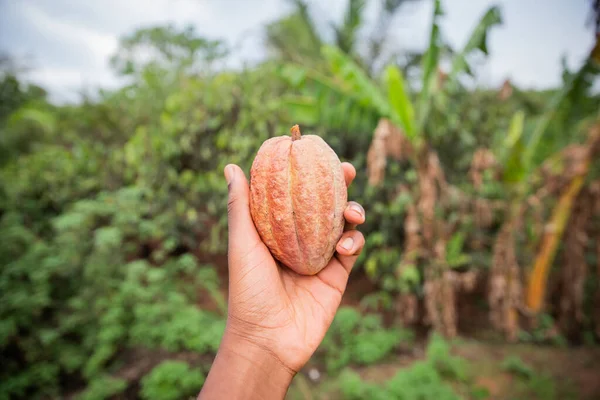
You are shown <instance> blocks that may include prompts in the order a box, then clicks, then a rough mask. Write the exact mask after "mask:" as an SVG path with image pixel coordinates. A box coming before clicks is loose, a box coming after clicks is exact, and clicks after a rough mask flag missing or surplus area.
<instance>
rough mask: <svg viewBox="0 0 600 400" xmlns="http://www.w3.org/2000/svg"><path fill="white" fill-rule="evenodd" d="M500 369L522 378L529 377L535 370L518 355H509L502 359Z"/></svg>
mask: <svg viewBox="0 0 600 400" xmlns="http://www.w3.org/2000/svg"><path fill="white" fill-rule="evenodd" d="M502 369H504V370H505V371H507V372H510V373H513V374H515V375H517V376H520V377H522V378H531V377H532V376H533V375H534V374H535V372H534V370H533V368H531V367H530V366H529V365H527V364H526V363H525V362H524V361H523V360H522V359H521V358H520V357H519V356H515V355H513V356H509V357H506V358H505V359H504V360H503V361H502Z"/></svg>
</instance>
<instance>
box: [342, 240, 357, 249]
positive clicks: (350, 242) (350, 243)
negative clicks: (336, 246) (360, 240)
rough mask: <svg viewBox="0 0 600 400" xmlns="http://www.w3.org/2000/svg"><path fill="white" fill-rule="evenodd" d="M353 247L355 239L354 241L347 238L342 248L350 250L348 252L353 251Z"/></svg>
mask: <svg viewBox="0 0 600 400" xmlns="http://www.w3.org/2000/svg"><path fill="white" fill-rule="evenodd" d="M353 245H354V239H352V238H351V237H347V238H346V239H344V241H343V242H342V248H343V249H345V250H348V251H350V250H352V246H353Z"/></svg>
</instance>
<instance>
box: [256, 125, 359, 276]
mask: <svg viewBox="0 0 600 400" xmlns="http://www.w3.org/2000/svg"><path fill="white" fill-rule="evenodd" d="M347 199H348V191H347V187H346V182H345V179H344V171H343V169H342V164H341V162H340V160H339V158H338V156H337V155H336V154H335V152H334V151H333V149H331V147H329V145H328V144H327V143H326V142H325V141H324V140H323V139H321V138H320V137H319V136H316V135H301V134H300V129H299V128H298V125H295V126H294V127H293V128H292V130H291V137H290V136H279V137H274V138H271V139H268V140H266V141H265V142H264V143H263V144H262V146H261V147H260V149H259V151H258V153H257V155H256V158H255V159H254V162H253V164H252V169H251V171H250V211H251V214H252V219H253V220H254V225H255V226H256V229H257V231H258V233H259V235H260V237H261V239H262V240H263V242H264V243H265V244H266V245H267V247H268V248H269V250H270V251H271V254H273V256H274V257H275V258H276V259H278V260H279V261H280V262H281V263H283V264H284V265H285V266H287V267H289V268H291V269H292V270H294V271H296V272H297V273H299V274H302V275H314V274H316V273H318V272H319V271H321V270H322V269H323V268H324V267H325V266H326V265H327V263H328V262H329V260H331V257H332V256H333V253H334V251H335V246H336V244H337V242H338V241H339V239H340V237H341V235H342V233H343V230H344V222H345V221H344V209H345V208H346V205H347Z"/></svg>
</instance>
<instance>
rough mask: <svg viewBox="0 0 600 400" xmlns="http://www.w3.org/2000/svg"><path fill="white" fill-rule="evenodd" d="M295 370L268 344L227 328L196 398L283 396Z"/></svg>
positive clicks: (279, 397)
mask: <svg viewBox="0 0 600 400" xmlns="http://www.w3.org/2000/svg"><path fill="white" fill-rule="evenodd" d="M295 374H296V371H294V370H292V369H291V368H289V367H287V366H286V365H285V364H284V363H282V362H281V360H280V359H279V358H278V357H277V356H276V355H275V354H274V353H273V352H272V351H271V350H269V349H268V348H267V347H265V346H263V345H261V344H259V343H257V342H256V341H254V340H252V339H250V338H247V337H244V336H243V335H241V334H239V333H238V332H235V331H234V330H232V329H229V328H228V329H226V331H225V334H224V335H223V339H222V341H221V345H220V346H219V351H218V353H217V356H216V358H215V360H214V362H213V365H212V367H211V370H210V373H209V376H208V377H207V379H206V383H205V384H204V387H203V389H202V393H201V394H200V396H199V399H212V398H219V399H222V398H227V399H232V400H234V399H238V398H239V399H263V398H269V399H277V398H278V399H283V398H284V397H285V394H286V393H287V390H288V387H289V385H290V384H291V382H292V379H293V378H294V376H295Z"/></svg>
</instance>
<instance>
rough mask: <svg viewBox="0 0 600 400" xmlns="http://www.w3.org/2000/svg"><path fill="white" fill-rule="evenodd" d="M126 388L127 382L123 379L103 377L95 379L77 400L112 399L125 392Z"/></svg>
mask: <svg viewBox="0 0 600 400" xmlns="http://www.w3.org/2000/svg"><path fill="white" fill-rule="evenodd" d="M126 388H127V381H125V380H123V379H118V378H113V377H110V376H101V377H98V378H97V379H95V380H94V381H93V382H92V383H91V384H90V386H89V387H88V388H87V389H86V390H85V391H84V392H82V393H80V394H79V395H77V400H105V399H111V398H114V397H115V395H118V394H120V393H122V392H123V391H125V389H126Z"/></svg>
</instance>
